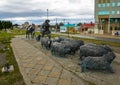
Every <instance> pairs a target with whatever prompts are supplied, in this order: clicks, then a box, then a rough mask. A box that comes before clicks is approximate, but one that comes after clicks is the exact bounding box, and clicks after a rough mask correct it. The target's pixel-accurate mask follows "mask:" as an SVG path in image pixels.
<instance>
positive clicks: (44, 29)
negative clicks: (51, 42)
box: [41, 19, 51, 39]
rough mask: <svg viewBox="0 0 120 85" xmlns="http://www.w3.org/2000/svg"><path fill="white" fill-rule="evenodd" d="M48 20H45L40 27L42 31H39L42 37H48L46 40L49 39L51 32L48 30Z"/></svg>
mask: <svg viewBox="0 0 120 85" xmlns="http://www.w3.org/2000/svg"><path fill="white" fill-rule="evenodd" d="M49 22H50V20H48V19H47V20H45V22H44V23H43V25H42V29H41V33H42V37H44V35H45V34H46V35H47V36H48V38H49V39H50V38H51V35H50V34H51V32H50V30H49V27H50V24H49Z"/></svg>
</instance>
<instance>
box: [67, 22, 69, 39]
mask: <svg viewBox="0 0 120 85" xmlns="http://www.w3.org/2000/svg"><path fill="white" fill-rule="evenodd" d="M67 30H68V37H69V22H68V29H67Z"/></svg>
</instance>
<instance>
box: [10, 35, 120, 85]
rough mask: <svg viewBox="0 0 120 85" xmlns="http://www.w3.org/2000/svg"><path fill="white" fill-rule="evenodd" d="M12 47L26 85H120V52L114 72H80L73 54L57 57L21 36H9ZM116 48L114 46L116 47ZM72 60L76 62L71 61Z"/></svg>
mask: <svg viewBox="0 0 120 85" xmlns="http://www.w3.org/2000/svg"><path fill="white" fill-rule="evenodd" d="M11 45H12V48H13V51H14V54H15V57H16V60H17V62H18V65H19V68H20V70H21V73H22V74H23V77H24V79H25V82H26V84H27V85H94V84H96V85H119V84H120V81H119V80H120V71H119V70H120V53H119V52H117V54H116V56H117V57H116V59H115V60H114V61H113V63H112V68H113V70H114V71H115V73H114V74H110V73H108V72H106V71H105V72H99V71H88V72H85V73H81V68H80V66H79V65H77V59H78V58H75V56H74V57H73V56H72V57H71V58H69V57H70V56H69V57H68V58H59V57H55V56H53V55H51V53H50V51H49V50H45V49H43V48H42V47H41V46H40V42H37V41H35V40H26V39H25V38H24V36H23V37H17V38H14V39H12V44H11ZM116 50H117V49H116ZM74 60H75V62H73V61H74Z"/></svg>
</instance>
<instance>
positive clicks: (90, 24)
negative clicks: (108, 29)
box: [82, 23, 95, 28]
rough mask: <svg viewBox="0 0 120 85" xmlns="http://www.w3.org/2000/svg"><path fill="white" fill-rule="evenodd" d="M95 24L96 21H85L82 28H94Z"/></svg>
mask: <svg viewBox="0 0 120 85" xmlns="http://www.w3.org/2000/svg"><path fill="white" fill-rule="evenodd" d="M94 26H95V24H94V23H85V24H82V28H93V27H94Z"/></svg>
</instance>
